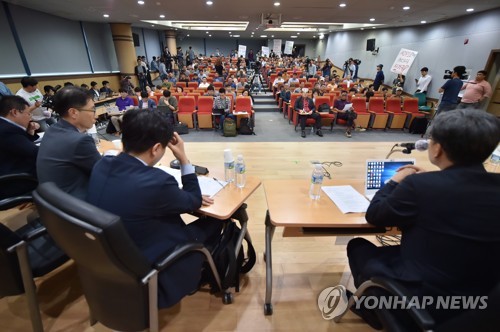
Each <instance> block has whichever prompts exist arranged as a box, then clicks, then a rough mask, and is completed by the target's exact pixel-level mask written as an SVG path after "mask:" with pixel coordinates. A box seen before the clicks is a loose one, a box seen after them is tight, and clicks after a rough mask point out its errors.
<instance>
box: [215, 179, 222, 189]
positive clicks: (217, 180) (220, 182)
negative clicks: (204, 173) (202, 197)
mask: <svg viewBox="0 0 500 332" xmlns="http://www.w3.org/2000/svg"><path fill="white" fill-rule="evenodd" d="M213 179H214V180H215V181H217V183H218V184H220V185H221V187H222V188H224V185H223V184H222V183H221V182H220V181H219V180H217V178H213Z"/></svg>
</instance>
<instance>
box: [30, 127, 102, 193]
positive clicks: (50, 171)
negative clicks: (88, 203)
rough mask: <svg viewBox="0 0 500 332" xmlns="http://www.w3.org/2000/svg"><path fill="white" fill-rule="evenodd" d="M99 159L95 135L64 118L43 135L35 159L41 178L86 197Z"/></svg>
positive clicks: (39, 178)
mask: <svg viewBox="0 0 500 332" xmlns="http://www.w3.org/2000/svg"><path fill="white" fill-rule="evenodd" d="M99 159H101V154H100V153H99V152H98V151H97V148H96V146H95V143H94V140H93V139H92V137H90V136H89V135H87V134H86V133H81V132H79V131H78V129H77V128H76V127H75V126H73V125H72V124H70V123H69V122H67V121H65V120H64V119H61V120H59V122H57V123H56V124H55V125H53V126H50V128H49V130H47V132H46V133H45V135H44V137H43V141H42V144H41V145H40V150H39V152H38V158H37V162H36V171H37V174H38V180H39V182H40V183H44V182H54V183H55V184H56V185H57V186H58V187H59V188H61V189H62V190H64V191H65V192H67V193H69V194H71V195H73V196H75V197H78V198H80V199H85V197H86V196H87V187H88V182H89V177H90V172H91V171H92V167H94V164H95V163H96V162H97V161H98V160H99Z"/></svg>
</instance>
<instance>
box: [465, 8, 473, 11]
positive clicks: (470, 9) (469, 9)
mask: <svg viewBox="0 0 500 332" xmlns="http://www.w3.org/2000/svg"><path fill="white" fill-rule="evenodd" d="M466 11H468V12H473V11H474V8H467V9H466Z"/></svg>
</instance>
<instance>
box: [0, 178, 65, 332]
mask: <svg viewBox="0 0 500 332" xmlns="http://www.w3.org/2000/svg"><path fill="white" fill-rule="evenodd" d="M1 178H2V180H0V185H1V184H3V183H5V182H4V181H3V180H6V179H7V180H8V181H11V180H13V179H15V178H21V179H23V180H24V179H26V178H25V177H24V175H21V176H18V175H15V176H10V177H8V176H4V177H1ZM35 181H36V180H35ZM27 182H28V183H30V182H31V180H27ZM31 201H32V197H31V195H30V194H26V193H25V194H24V195H22V196H15V197H4V198H3V199H2V200H0V210H1V211H4V210H8V209H10V208H13V207H15V206H17V205H19V204H22V203H28V202H31ZM67 260H68V257H67V256H66V255H65V254H64V253H63V252H62V251H61V250H60V249H59V248H58V247H57V246H56V245H55V244H54V242H53V241H52V239H51V238H50V237H49V236H48V235H47V232H46V230H45V228H44V227H42V226H41V225H40V224H39V223H38V222H37V221H34V222H31V223H27V224H26V225H24V226H22V227H21V228H19V229H18V230H16V231H12V230H10V229H9V228H8V227H7V226H5V225H4V224H2V223H0V271H1V272H0V275H1V278H2V280H1V282H0V297H4V296H13V295H21V294H26V299H27V302H28V309H29V313H30V319H31V325H32V327H33V331H36V332H41V331H43V324H42V319H41V316H40V309H39V307H38V301H37V298H36V289H35V283H34V281H33V278H37V277H41V276H43V275H45V274H47V273H49V272H51V271H52V270H54V269H56V268H57V267H59V266H61V265H62V264H64V263H65V262H66V261H67Z"/></svg>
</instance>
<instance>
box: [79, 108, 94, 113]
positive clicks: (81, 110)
mask: <svg viewBox="0 0 500 332" xmlns="http://www.w3.org/2000/svg"><path fill="white" fill-rule="evenodd" d="M77 110H78V111H80V112H92V113H95V112H96V108H95V106H94V107H93V108H91V109H85V108H77Z"/></svg>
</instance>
